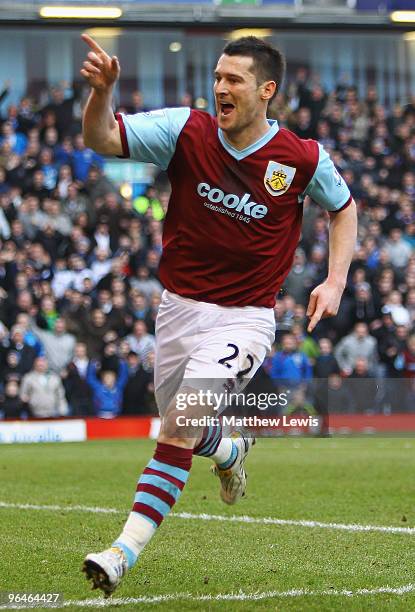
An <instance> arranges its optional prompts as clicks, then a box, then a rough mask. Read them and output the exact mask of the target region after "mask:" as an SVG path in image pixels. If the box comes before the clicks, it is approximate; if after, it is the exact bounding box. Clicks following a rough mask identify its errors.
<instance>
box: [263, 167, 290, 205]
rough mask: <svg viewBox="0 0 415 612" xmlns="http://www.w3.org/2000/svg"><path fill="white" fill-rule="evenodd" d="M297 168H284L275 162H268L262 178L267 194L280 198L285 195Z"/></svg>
mask: <svg viewBox="0 0 415 612" xmlns="http://www.w3.org/2000/svg"><path fill="white" fill-rule="evenodd" d="M296 170H297V168H292V167H291V166H284V164H279V163H278V162H275V161H270V162H268V166H267V169H266V171H265V176H264V185H265V188H266V190H267V191H268V193H270V194H271V195H273V196H280V195H282V194H283V193H285V192H286V191H287V190H288V189H289V188H290V185H291V183H292V182H293V178H294V175H295V173H296Z"/></svg>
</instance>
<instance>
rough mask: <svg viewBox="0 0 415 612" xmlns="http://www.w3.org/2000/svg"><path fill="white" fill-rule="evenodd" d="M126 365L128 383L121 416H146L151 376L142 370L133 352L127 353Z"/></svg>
mask: <svg viewBox="0 0 415 612" xmlns="http://www.w3.org/2000/svg"><path fill="white" fill-rule="evenodd" d="M127 365H128V381H127V384H126V385H125V388H124V395H123V414H148V413H149V407H148V395H149V387H150V385H151V384H152V376H151V374H150V373H148V372H146V371H145V370H144V368H143V366H142V365H141V363H140V359H139V357H138V355H137V353H134V352H133V351H130V352H129V353H128V357H127Z"/></svg>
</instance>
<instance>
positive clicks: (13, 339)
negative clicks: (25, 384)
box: [5, 325, 36, 376]
mask: <svg viewBox="0 0 415 612" xmlns="http://www.w3.org/2000/svg"><path fill="white" fill-rule="evenodd" d="M8 353H13V354H14V355H15V357H16V360H17V365H16V368H13V369H15V371H16V373H18V374H19V375H20V376H23V375H24V374H26V373H27V372H29V371H30V370H31V369H32V366H33V362H34V360H35V358H36V350H35V349H34V348H33V346H30V345H29V344H27V343H26V342H25V340H24V329H23V328H21V327H18V326H17V325H15V326H14V327H13V328H12V330H11V332H10V342H9V343H8V347H7V349H6V351H5V359H6V360H7V355H8ZM5 375H6V373H5Z"/></svg>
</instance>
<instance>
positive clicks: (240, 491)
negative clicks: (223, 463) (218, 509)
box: [211, 433, 255, 505]
mask: <svg viewBox="0 0 415 612" xmlns="http://www.w3.org/2000/svg"><path fill="white" fill-rule="evenodd" d="M232 441H233V442H234V444H236V447H237V449H238V454H237V456H236V459H235V463H234V464H233V465H232V466H231V467H230V468H227V469H226V470H221V469H220V468H219V467H218V466H217V465H213V466H212V467H211V470H212V472H213V473H214V474H215V475H216V476H218V478H219V479H220V484H221V490H220V496H221V499H222V501H223V502H225V504H229V505H232V504H236V502H237V501H238V500H239V499H240V498H241V497H243V496H244V495H245V491H246V478H247V475H246V472H245V469H244V462H245V459H246V457H247V455H248V452H249V449H250V448H251V447H252V446H253V445H254V444H255V438H245V437H244V436H243V434H242V433H239V436H238V437H235V438H234V437H232Z"/></svg>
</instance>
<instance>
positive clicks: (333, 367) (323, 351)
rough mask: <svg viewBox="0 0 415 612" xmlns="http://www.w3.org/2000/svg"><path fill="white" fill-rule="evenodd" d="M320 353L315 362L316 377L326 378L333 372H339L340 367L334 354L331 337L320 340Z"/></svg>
mask: <svg viewBox="0 0 415 612" xmlns="http://www.w3.org/2000/svg"><path fill="white" fill-rule="evenodd" d="M318 346H319V349H320V354H319V356H318V357H317V359H316V362H315V364H314V377H315V378H320V379H326V378H328V377H329V376H330V375H331V374H339V373H340V368H339V364H338V363H337V360H336V358H335V356H334V355H333V343H332V342H331V340H330V339H329V338H321V339H320V340H319V342H318Z"/></svg>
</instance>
